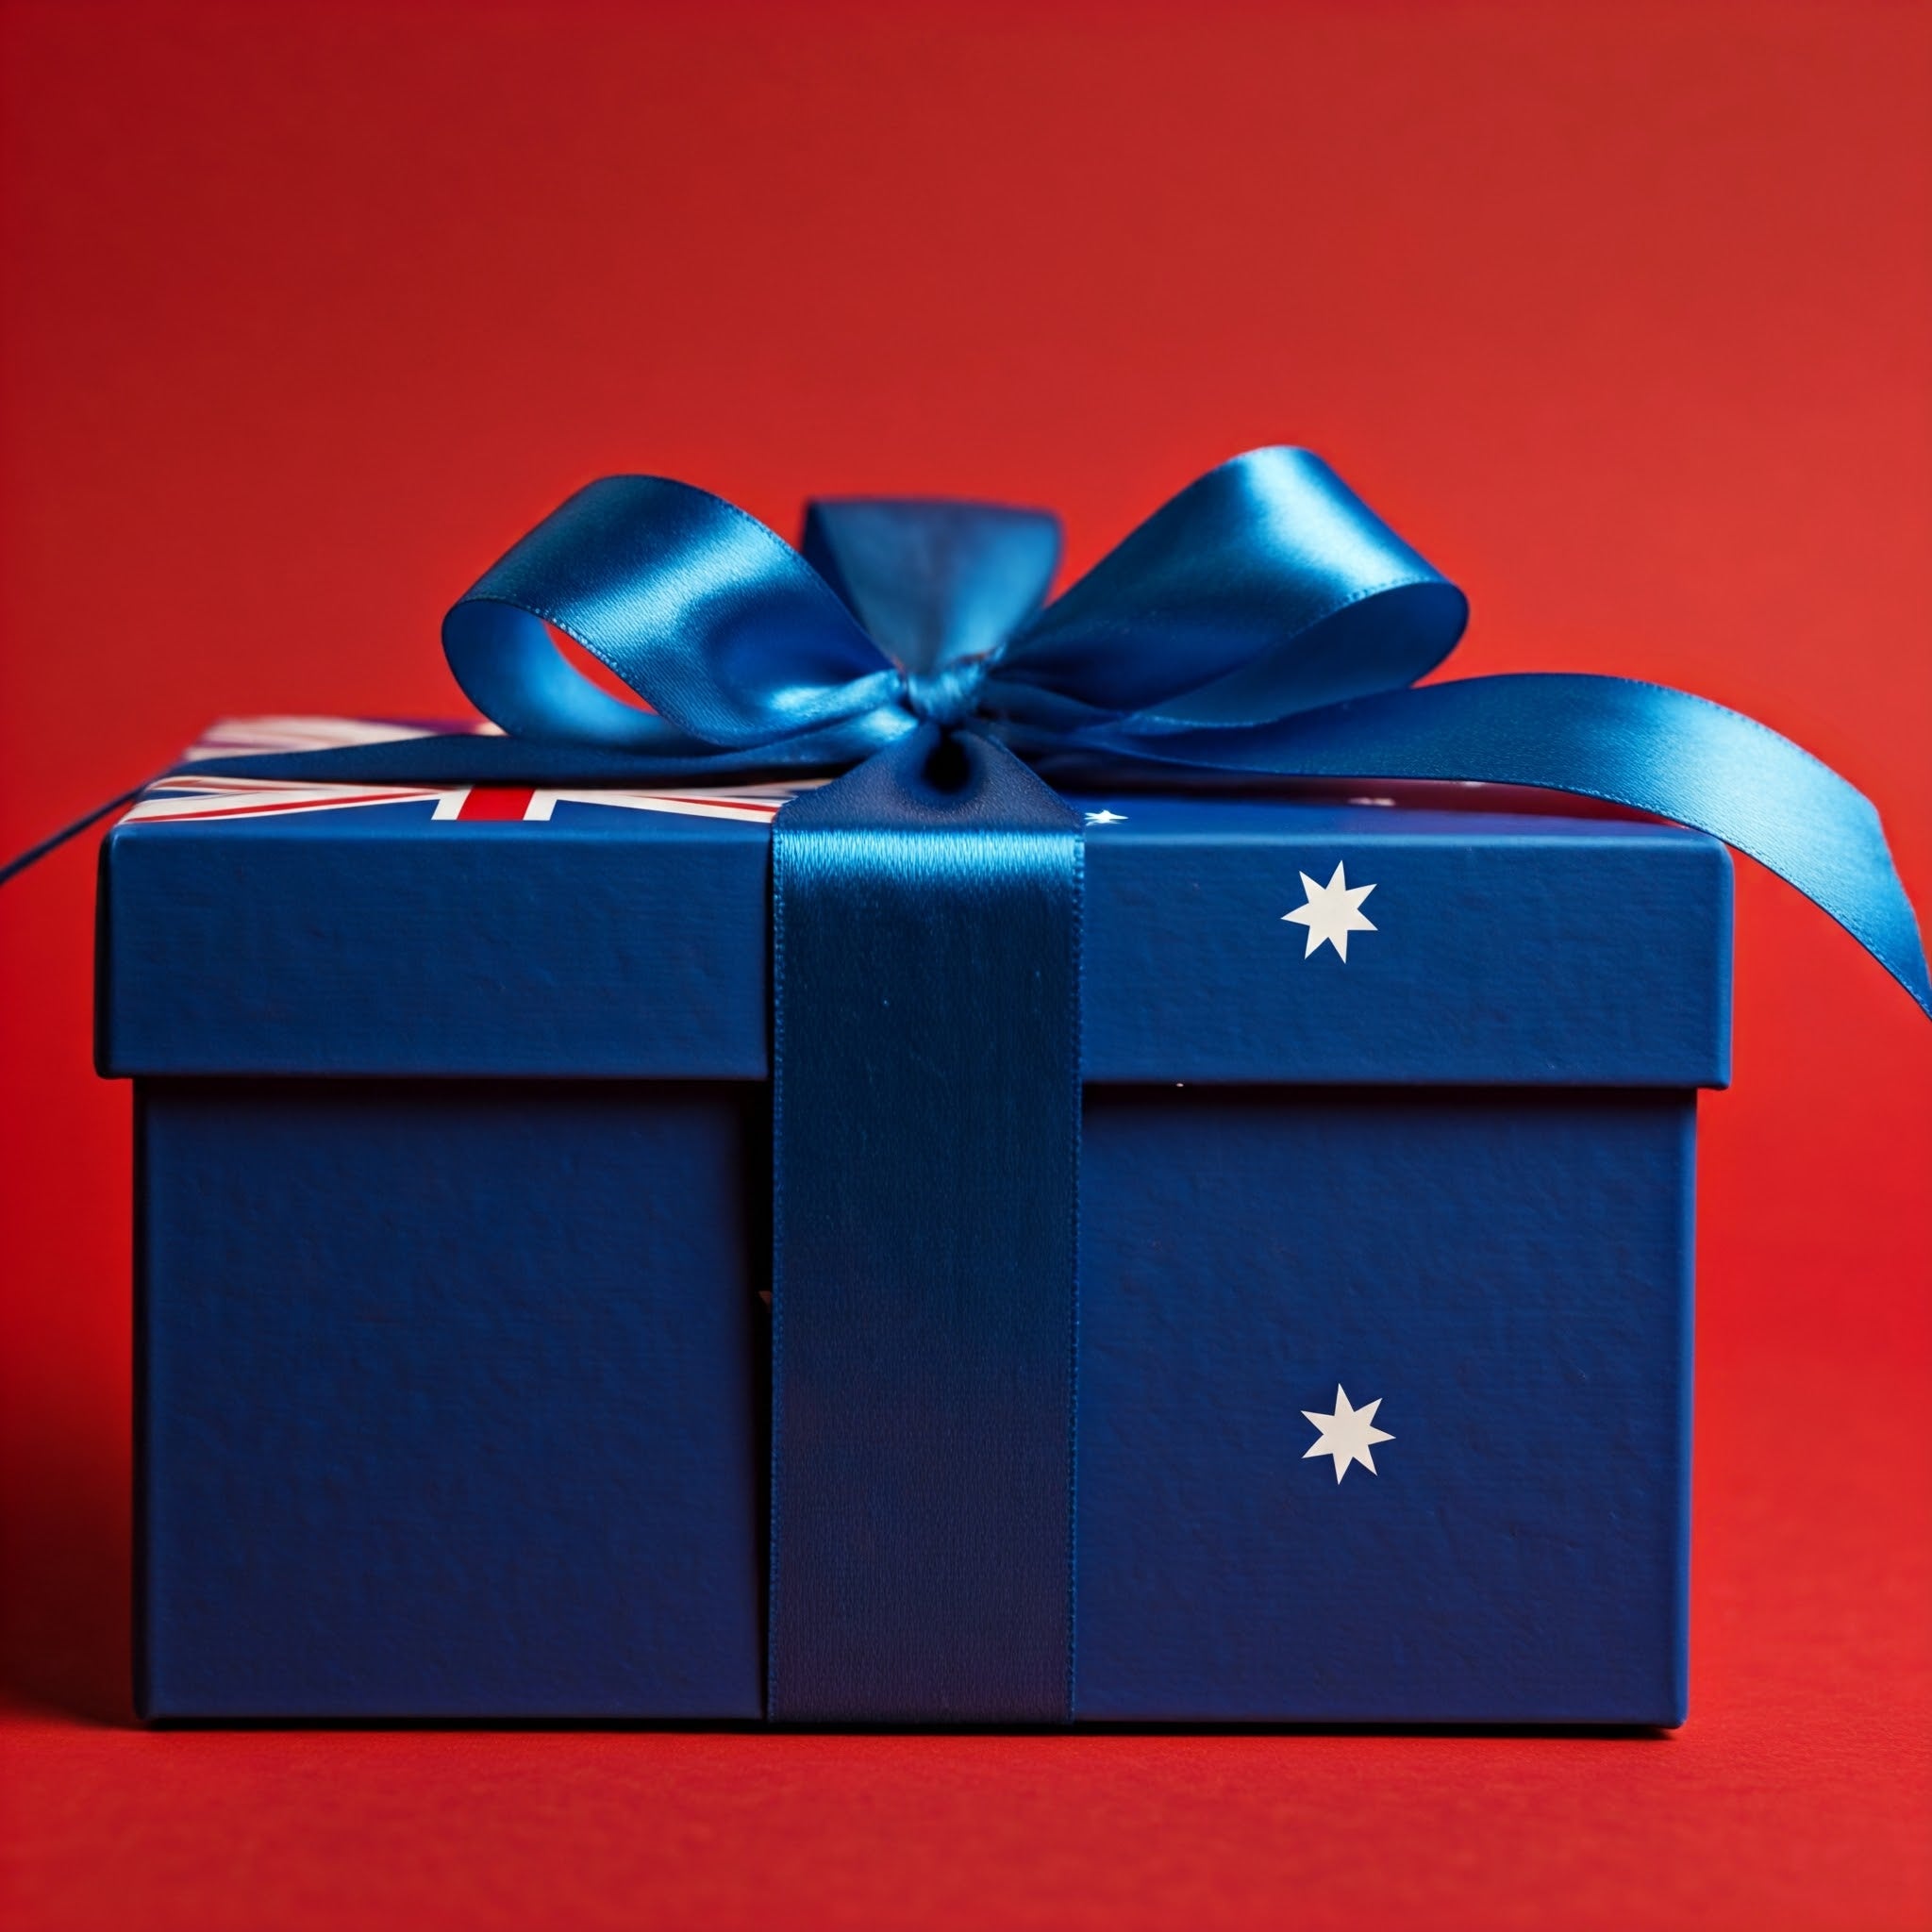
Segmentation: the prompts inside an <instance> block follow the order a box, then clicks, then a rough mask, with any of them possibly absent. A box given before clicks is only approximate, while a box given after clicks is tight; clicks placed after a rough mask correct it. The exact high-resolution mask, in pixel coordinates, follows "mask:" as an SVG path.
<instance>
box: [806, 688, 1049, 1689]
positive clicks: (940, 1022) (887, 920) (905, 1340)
mask: <svg viewBox="0 0 1932 1932" xmlns="http://www.w3.org/2000/svg"><path fill="white" fill-rule="evenodd" d="M1081 876H1082V847H1081V838H1080V830H1079V824H1078V821H1077V820H1076V818H1075V817H1074V814H1073V813H1072V812H1071V811H1070V810H1069V809H1068V808H1067V807H1066V806H1065V805H1063V804H1062V803H1061V802H1060V800H1059V799H1058V797H1057V796H1056V795H1055V794H1054V792H1053V791H1051V790H1050V789H1049V788H1048V787H1047V786H1046V785H1045V784H1044V783H1042V782H1041V780H1040V779H1039V778H1037V777H1035V776H1034V774H1032V773H1031V772H1030V771H1029V770H1028V769H1027V768H1026V767H1025V766H1024V765H1023V764H1021V763H1020V761H1019V760H1018V759H1017V758H1014V757H1013V756H1012V755H1011V754H1010V753H1008V752H1007V751H1005V750H1003V749H1002V748H1001V747H1000V746H998V745H996V744H994V743H992V742H991V741H989V740H987V739H985V738H982V737H978V736H975V735H972V734H965V733H962V734H959V735H958V736H955V737H951V738H942V737H941V733H940V731H939V729H938V728H937V727H936V726H933V725H925V726H923V727H922V728H921V729H919V730H918V731H917V732H915V733H914V734H912V735H911V736H910V737H908V739H906V740H905V741H902V742H901V743H899V744H896V745H894V746H892V747H891V749H890V750H888V751H886V752H884V753H881V754H880V755H879V756H878V757H876V758H873V759H872V760H871V761H869V762H868V763H866V764H864V765H862V766H860V767H859V768H858V770H857V771H855V772H853V773H851V774H848V775H847V776H845V777H843V778H841V779H839V780H837V781H836V782H835V783H833V784H831V785H827V786H825V787H824V788H823V789H822V790H819V791H813V792H809V793H808V794H806V795H805V796H804V797H802V798H799V799H797V800H795V801H794V802H793V803H792V804H791V805H789V806H787V807H786V808H785V809H784V810H783V811H782V812H781V813H780V814H779V815H778V819H777V821H776V825H775V828H774V843H773V906H774V984H773V996H774V1055H773V1062H774V1068H775V1070H776V1071H775V1076H774V1101H773V1105H774V1128H775V1138H774V1146H775V1173H774V1241H773V1283H772V1287H773V1329H772V1447H773V1490H772V1581H771V1637H770V1663H769V1673H770V1703H769V1707H770V1711H771V1715H772V1716H773V1717H774V1718H776V1719H778V1720H780V1721H811V1720H823V1719H834V1720H843V1721H847V1722H866V1721H874V1722H888V1723H890V1722H924V1723H935V1722H937V1723H967V1724H972V1723H986V1724H993V1723H1008V1724H1010V1723H1058V1722H1064V1721H1065V1720H1067V1719H1068V1718H1070V1717H1071V1716H1072V1681H1071V1679H1072V1656H1073V1650H1072V1640H1073V1611H1074V1577H1073V1548H1074V1541H1073V1507H1074V1506H1073V1474H1074V1459H1073V1458H1074V1449H1073V1441H1074V1386H1073V1377H1074V1320H1075V1260H1076V1257H1075V1245H1076V1229H1077V1212H1076V1210H1077V1205H1078V1172H1079V1154H1080V1019H1079V1011H1080V997H1079V996H1080V982H1079V974H1080V961H1079V945H1080V891H1081Z"/></svg>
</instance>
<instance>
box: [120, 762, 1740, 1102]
mask: <svg viewBox="0 0 1932 1932" xmlns="http://www.w3.org/2000/svg"><path fill="white" fill-rule="evenodd" d="M791 789H792V788H790V787H786V786H768V787H757V786H754V787H746V788H738V789H734V790H729V791H681V792H678V791H628V792H617V791H601V792H513V791H491V790H485V789H482V788H477V789H475V790H470V791H462V790H453V789H449V788H441V789H439V788H432V787H423V788H405V787H382V786H363V787H346V786H312V785H311V786H292V785H283V784H274V783H265V782H262V781H254V782H252V783H251V782H249V781H244V780H234V779H196V778H195V777H193V776H192V774H190V775H187V776H183V777H180V778H176V779H173V780H169V781H166V782H165V783H164V784H163V786H161V787H160V788H158V789H157V790H156V791H152V792H150V793H149V794H148V796H147V797H146V798H145V799H144V800H143V801H142V803H141V804H139V805H138V806H137V807H136V808H134V810H133V811H132V812H130V813H129V815H128V816H127V817H126V818H125V819H123V820H122V822H121V823H120V824H118V825H117V826H116V827H115V828H114V830H113V831H112V832H111V833H110V834H109V835H108V839H107V841H106V842H105V844H104V846H103V848H102V855H101V887H100V901H99V905H100V939H99V984H98V990H97V1012H96V1038H95V1055H96V1060H97V1063H98V1065H99V1067H100V1070H101V1072H102V1073H104V1074H151V1075H162V1074H166V1075H202V1074H208V1075H245V1074H260V1075H268V1074H292V1075H302V1074H315V1075H338V1076H340V1075H371V1076H375V1075H380V1076H386V1077H393V1076H425V1077H434V1076H444V1075H458V1076H460V1075H491V1076H498V1077H501V1076H505V1075H519V1076H532V1077H550V1078H663V1079H741V1080H758V1079H762V1078H764V1077H766V1075H767V1074H768V1072H769V1057H768V1047H767V1035H768V1014H767V1008H768V986H769V974H770V962H769V956H770V917H769V890H770V885H769V881H770V836H771V835H770V821H771V819H772V817H773V815H774V813H775V811H776V809H777V808H778V806H779V804H781V803H782V802H783V800H784V799H785V798H786V797H788V796H790V795H791ZM1361 790H1362V791H1363V792H1365V793H1368V792H1372V793H1373V794H1374V795H1373V796H1357V797H1355V798H1353V799H1351V798H1349V797H1348V796H1346V795H1343V796H1331V797H1325V798H1324V797H1315V796H1309V795H1306V794H1304V795H1287V794H1283V793H1279V792H1277V793H1276V794H1274V795H1268V796H1231V795H1212V796H1189V797H1177V796H1172V795H1161V794H1158V793H1145V792H1127V793H1120V794H1114V795H1108V796H1105V797H1102V796H1079V795H1071V794H1070V803H1072V804H1073V805H1074V807H1075V808H1077V809H1079V810H1080V811H1081V812H1082V813H1083V814H1084V816H1085V819H1086V822H1087V825H1088V833H1087V889H1086V894H1085V915H1084V917H1085V926H1084V934H1083V945H1084V974H1085V988H1086V993H1085V1008H1084V1032H1085V1041H1084V1058H1085V1066H1086V1075H1087V1078H1088V1079H1089V1081H1091V1082H1147V1081H1191V1080H1199V1081H1222V1082H1307V1083H1349V1084H1387V1083H1398V1082H1401V1083H1408V1082H1428V1083H1443V1084H1455V1085H1466V1084H1481V1085H1497V1084H1517V1085H1521V1084H1531V1085H1572V1086H1574V1085H1610V1086H1640V1087H1659V1086H1663V1087H1690V1086H1707V1087H1717V1086H1723V1085H1724V1084H1725V1083H1726V1081H1727V1080H1728V1078H1729V1070H1730V950H1731V872H1730V858H1729V855H1728V853H1727V852H1725V850H1724V847H1723V846H1722V845H1721V844H1719V843H1718V842H1717V841H1714V840H1712V839H1709V838H1707V837H1705V836H1704V835H1703V834H1700V833H1695V832H1689V831H1684V830H1681V829H1679V828H1677V827H1675V826H1670V825H1662V824H1655V823H1651V822H1648V821H1642V820H1636V819H1631V818H1614V817H1605V816H1595V817H1571V816H1555V815H1552V814H1551V813H1550V812H1549V811H1548V810H1547V809H1528V810H1526V809H1522V807H1523V806H1524V805H1525V804H1527V803H1530V802H1531V801H1526V800H1524V799H1523V798H1521V797H1520V796H1510V795H1508V794H1504V793H1499V792H1497V791H1494V789H1493V788H1491V789H1484V788H1470V787H1463V788H1456V789H1455V791H1454V792H1453V793H1452V794H1450V796H1452V797H1453V798H1454V799H1455V801H1456V802H1457V804H1458V805H1459V806H1460V807H1461V808H1453V809H1452V808H1443V802H1442V801H1443V796H1444V794H1442V793H1441V792H1440V791H1436V792H1433V793H1432V792H1429V791H1417V790H1416V789H1415V788H1408V792H1409V799H1410V800H1411V801H1413V800H1420V801H1421V802H1419V803H1418V802H1403V803H1391V798H1390V794H1391V791H1394V790H1395V788H1391V787H1389V786H1387V785H1383V784H1379V783H1376V784H1373V785H1364V786H1363V787H1362V788H1361ZM1538 802H1539V803H1541V804H1543V805H1545V806H1546V805H1547V802H1548V801H1547V800H1542V801H1538ZM1491 803H1500V804H1506V805H1508V806H1510V807H1511V809H1508V810H1491V809H1487V808H1485V809H1470V808H1468V807H1469V806H1471V805H1478V804H1479V805H1482V806H1485V807H1487V806H1488V805H1490V804H1491ZM1572 807H1573V808H1576V807H1575V806H1574V802H1572Z"/></svg>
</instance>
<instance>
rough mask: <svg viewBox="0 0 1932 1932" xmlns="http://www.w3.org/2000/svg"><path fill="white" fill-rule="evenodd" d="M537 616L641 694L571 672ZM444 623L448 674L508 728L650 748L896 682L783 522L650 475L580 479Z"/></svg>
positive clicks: (884, 692)
mask: <svg viewBox="0 0 1932 1932" xmlns="http://www.w3.org/2000/svg"><path fill="white" fill-rule="evenodd" d="M545 625H555V626H556V627H557V628H558V629H559V630H561V631H563V632H565V633H566V634H567V635H568V636H570V637H572V638H574V639H575V641H577V642H578V643H579V644H581V645H582V646H583V648H584V649H585V650H586V651H588V652H590V653H591V656H592V657H594V658H597V659H598V660H599V661H600V662H602V663H603V664H604V665H605V666H606V667H607V668H608V669H609V670H610V671H611V672H613V673H614V674H615V675H617V676H618V677H619V678H620V679H621V680H622V681H623V682H624V683H625V685H626V686H627V687H628V688H629V689H630V690H631V691H635V692H636V693H637V695H638V696H639V697H641V698H642V699H643V700H644V701H645V703H646V704H647V705H649V706H650V708H651V709H650V711H640V710H638V709H636V708H633V707H631V706H628V705H625V704H624V703H623V702H622V701H621V700H619V699H617V698H613V697H611V696H609V695H608V693H606V692H604V691H599V690H597V688H596V687H595V686H594V685H592V684H591V682H590V681H589V680H588V679H587V678H584V677H582V676H580V675H578V674H577V673H576V672H575V670H573V669H572V668H571V667H570V666H569V665H568V664H567V663H565V662H564V660H563V658H561V657H560V656H559V655H558V652H557V650H556V648H555V647H554V646H553V645H552V644H551V641H550V639H549V636H548V633H547V631H546V630H545V627H544V626H545ZM442 635H443V648H444V651H445V653H446V655H447V656H448V658H449V663H450V669H451V670H452V671H453V672H454V673H455V675H456V679H457V682H458V684H460V685H461V686H462V688H463V690H464V691H465V692H466V693H467V694H468V695H469V696H470V698H471V699H472V701H473V702H474V703H475V705H476V706H477V707H478V708H479V709H481V710H482V712H483V713H484V715H485V716H486V717H489V718H491V719H493V720H494V721H495V722H496V723H497V724H501V725H502V726H503V727H504V729H505V730H506V731H511V732H515V733H517V734H518V735H520V736H524V737H528V738H536V739H548V740H564V741H572V742H580V743H589V744H597V745H605V746H619V747H623V748H626V749H631V750H635V751H638V752H640V753H643V754H647V755H648V754H653V753H656V754H662V755H668V756H680V755H682V756H690V755H691V754H693V753H695V752H698V751H702V750H706V749H710V750H720V751H729V750H746V749H751V748H755V747H758V746H763V745H768V744H773V743H775V742H777V741H781V740H784V739H790V738H796V737H799V736H802V735H804V734H807V733H810V732H814V731H820V730H823V729H824V727H826V726H828V725H838V724H850V723H851V722H853V721H854V720H857V719H862V718H863V717H865V716H866V714H867V713H869V712H872V711H874V710H877V709H878V708H881V707H884V706H891V704H892V703H893V702H894V699H895V697H896V694H897V689H898V679H897V678H896V677H895V675H893V671H892V667H891V664H890V663H889V662H888V661H887V659H886V658H885V656H884V654H883V653H882V652H881V651H880V650H879V648H878V646H877V645H876V644H875V643H874V642H873V641H872V639H871V638H869V637H868V636H867V635H866V634H865V632H864V631H863V630H861V629H860V628H859V626H858V624H857V623H856V622H855V621H854V619H853V617H852V615H851V613H850V612H849V611H848V610H847V609H846V608H845V607H844V606H843V605H842V604H841V602H840V601H839V599H838V597H837V596H835V595H834V594H833V593H832V591H831V590H830V589H829V588H828V587H827V585H826V584H825V582H824V578H822V577H821V576H820V575H818V573H817V572H816V571H814V570H813V569H812V568H811V566H810V565H809V564H808V563H807V562H806V561H805V559H804V558H801V557H800V556H799V555H798V553H797V552H796V551H795V550H793V549H792V548H791V545H790V544H789V543H787V542H786V541H784V539H783V538H781V537H779V536H778V535H777V534H776V533H775V532H774V531H772V530H768V529H767V528H766V527H765V526H764V525H762V524H761V523H759V522H758V520H757V519H756V518H755V517H751V516H748V515H747V514H746V513H745V512H744V511H743V510H741V509H740V508H737V507H736V506H735V505H733V504H729V503H726V502H725V501H724V499H723V498H722V497H718V496H712V495H710V494H709V493H708V492H707V491H702V490H693V489H692V488H691V486H690V485H689V484H684V483H674V482H670V481H668V480H666V479H665V478H663V477H660V476H607V477H605V478H604V479H602V480H601V481H599V482H596V483H592V484H591V485H589V486H588V487H587V488H585V489H583V490H580V491H577V493H576V494H575V496H573V497H571V498H570V499H569V501H568V502H566V503H565V504H563V505H562V506H561V508H558V509H557V510H555V511H554V512H553V513H552V514H551V515H550V516H548V517H546V518H545V519H544V521H543V522H542V523H541V524H540V525H538V526H537V527H536V529H534V530H532V531H531V532H530V534H529V535H528V536H527V537H525V538H524V539H523V541H521V542H519V543H517V544H516V545H515V546H514V547H513V548H512V549H511V550H510V551H508V554H507V555H505V556H504V557H503V558H501V559H500V560H499V561H498V562H497V563H495V564H493V565H492V566H491V568H490V569H489V570H488V571H486V572H485V573H484V575H483V576H482V577H481V578H480V579H479V580H478V581H477V582H476V584H475V586H474V587H473V588H472V589H471V590H470V591H468V592H467V593H466V594H465V595H464V597H463V598H462V599H461V600H460V601H459V602H458V604H457V606H456V608H454V609H453V610H452V611H451V612H450V613H449V615H448V617H446V618H445V619H444V620H443V632H442ZM654 714H655V715H654ZM872 748H874V747H873V746H872V745H866V746H865V747H864V749H872Z"/></svg>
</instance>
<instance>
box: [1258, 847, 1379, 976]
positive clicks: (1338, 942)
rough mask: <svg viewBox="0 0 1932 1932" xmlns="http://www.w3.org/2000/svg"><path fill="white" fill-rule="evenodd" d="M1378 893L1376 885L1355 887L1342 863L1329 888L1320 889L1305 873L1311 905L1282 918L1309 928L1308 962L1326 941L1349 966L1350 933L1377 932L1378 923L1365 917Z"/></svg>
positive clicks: (1305, 888) (1304, 887)
mask: <svg viewBox="0 0 1932 1932" xmlns="http://www.w3.org/2000/svg"><path fill="white" fill-rule="evenodd" d="M1374 890H1375V889H1374V886H1351V885H1350V884H1349V882H1348V874H1346V873H1345V872H1344V871H1343V870H1342V868H1341V864H1340V863H1339V862H1338V863H1337V865H1336V868H1335V876H1334V877H1333V878H1332V879H1330V880H1329V881H1328V883H1327V884H1326V885H1325V886H1318V885H1317V884H1316V883H1315V882H1314V880H1313V879H1311V878H1310V877H1309V876H1308V875H1307V873H1303V874H1302V891H1304V892H1306V893H1307V905H1306V906H1297V907H1296V908H1294V910H1293V911H1292V912H1284V913H1283V914H1282V915H1281V916H1282V918H1283V919H1285V920H1287V921H1289V923H1290V924H1293V925H1305V926H1307V929H1308V942H1307V945H1306V946H1305V947H1303V949H1302V958H1304V959H1306V958H1307V957H1308V956H1309V955H1310V954H1311V953H1313V952H1314V951H1315V949H1316V948H1317V947H1318V946H1319V945H1321V943H1322V941H1324V940H1326V941H1327V942H1328V943H1329V944H1330V945H1331V946H1333V947H1334V948H1335V950H1336V952H1337V954H1338V955H1339V956H1340V957H1341V959H1342V961H1343V962H1344V963H1346V961H1347V959H1348V936H1349V934H1350V933H1352V932H1374V929H1375V923H1374V920H1372V919H1367V918H1364V917H1363V915H1362V901H1363V900H1364V899H1366V898H1367V897H1368V896H1369V894H1370V893H1371V892H1373V891H1374Z"/></svg>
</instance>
